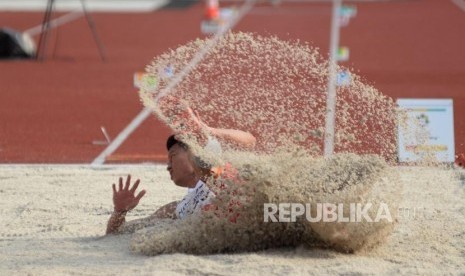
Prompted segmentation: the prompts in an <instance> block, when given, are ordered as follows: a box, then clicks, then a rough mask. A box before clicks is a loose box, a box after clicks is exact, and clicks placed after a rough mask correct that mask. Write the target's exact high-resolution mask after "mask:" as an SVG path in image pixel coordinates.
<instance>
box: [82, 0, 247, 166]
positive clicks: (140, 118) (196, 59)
mask: <svg viewBox="0 0 465 276" xmlns="http://www.w3.org/2000/svg"><path fill="white" fill-rule="evenodd" d="M254 4H255V0H248V1H246V2H245V3H244V4H243V5H242V7H241V8H240V9H239V12H238V14H237V16H236V17H235V18H234V20H231V22H229V24H227V25H226V26H225V27H224V28H223V29H222V30H221V31H219V32H218V33H216V34H215V36H214V37H213V38H212V39H210V40H209V41H208V42H207V45H206V46H205V47H204V48H203V49H201V50H200V51H199V52H198V53H197V54H196V55H195V56H194V57H193V58H192V60H191V61H190V62H189V63H188V64H187V66H186V67H184V68H183V70H182V71H181V72H179V73H178V74H176V75H175V77H174V78H173V80H172V81H171V82H170V83H169V84H168V85H167V86H166V87H165V88H164V89H163V90H162V91H160V94H158V95H157V97H156V98H155V100H158V99H159V98H160V97H163V96H165V95H166V94H168V93H169V92H170V91H171V89H173V88H174V87H175V86H176V85H177V84H178V83H179V82H181V81H182V80H183V79H184V77H185V76H187V74H189V73H190V72H191V71H192V69H194V68H195V66H197V64H198V63H199V62H200V61H202V59H203V58H204V56H205V55H206V54H207V53H208V52H209V51H210V50H211V48H213V47H214V46H215V45H216V44H217V43H218V41H219V39H220V38H221V37H223V36H224V35H225V34H226V32H227V31H229V30H230V29H232V28H233V27H234V26H235V25H236V24H237V23H238V22H239V21H240V20H241V19H242V17H243V16H244V15H245V14H247V13H248V12H249V11H250V10H251V9H252V7H253V6H254ZM150 114H151V110H150V109H149V108H147V107H146V108H144V109H143V110H142V111H141V112H140V113H139V114H138V115H137V116H136V118H134V119H133V120H132V122H131V123H130V124H129V125H128V126H127V127H126V128H125V129H123V131H122V132H121V133H120V134H118V136H117V137H116V139H115V140H113V142H112V143H111V144H110V145H109V146H108V147H107V148H106V149H105V150H103V152H102V153H100V155H99V156H97V158H95V159H94V161H93V162H92V163H91V165H92V166H99V165H102V164H103V163H105V159H106V158H107V157H108V156H109V155H110V154H112V153H113V152H114V151H115V150H117V149H118V148H119V146H121V144H122V143H123V142H124V141H125V140H126V139H127V138H128V137H129V135H131V133H132V132H133V131H134V130H136V129H137V128H138V127H139V125H140V124H141V123H142V122H143V121H144V120H145V119H147V117H148V116H149V115H150Z"/></svg>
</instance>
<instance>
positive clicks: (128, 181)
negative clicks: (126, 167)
mask: <svg viewBox="0 0 465 276" xmlns="http://www.w3.org/2000/svg"><path fill="white" fill-rule="evenodd" d="M130 184H131V175H130V174H128V178H127V179H126V185H124V190H125V191H127V190H128V189H129V185H130Z"/></svg>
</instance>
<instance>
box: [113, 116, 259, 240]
mask: <svg viewBox="0 0 465 276" xmlns="http://www.w3.org/2000/svg"><path fill="white" fill-rule="evenodd" d="M195 118H196V117H195ZM196 122H197V123H199V122H200V123H199V125H200V126H202V127H207V126H206V125H205V124H203V123H202V122H201V121H200V120H198V118H197V119H196ZM208 131H209V133H211V134H212V135H214V136H215V137H218V138H220V139H225V140H229V141H232V142H234V143H235V144H238V145H242V146H243V147H245V148H250V147H253V145H254V144H255V137H254V136H253V135H251V134H250V133H247V132H243V131H239V130H232V129H215V128H210V127H208ZM210 140H211V139H210ZM207 146H208V145H207ZM166 147H167V150H168V167H167V170H168V171H169V173H170V175H171V180H172V181H173V182H174V183H175V184H176V185H177V186H180V187H186V188H189V191H188V193H187V195H186V196H185V197H184V198H183V199H182V200H181V201H174V202H171V203H169V204H166V205H164V206H162V207H161V208H159V209H158V210H156V211H155V212H154V213H153V214H152V215H151V216H149V217H147V218H142V219H137V220H133V221H130V222H126V220H125V217H126V214H127V212H129V211H131V210H132V209H134V208H135V207H136V206H137V205H138V204H139V200H140V199H141V198H142V197H143V196H144V195H145V192H146V191H145V190H142V191H140V192H139V193H137V195H136V190H137V187H138V186H139V183H140V180H139V179H137V180H136V181H135V182H134V184H133V186H132V187H131V176H130V175H129V176H128V177H127V179H126V182H125V184H124V185H123V178H122V177H120V178H119V186H118V189H116V185H115V184H113V204H114V211H113V214H112V215H111V217H110V219H109V221H108V225H107V230H106V234H113V233H125V232H133V231H135V230H136V229H140V228H143V227H145V226H149V225H150V224H151V223H153V222H154V221H156V220H157V219H166V218H171V219H183V218H185V217H186V216H188V215H190V214H192V213H194V212H197V211H199V210H200V209H201V208H202V207H203V206H205V205H206V204H208V203H209V201H210V199H211V198H212V197H214V194H213V193H212V192H211V191H210V190H209V189H208V187H207V185H206V184H205V181H206V178H208V177H210V176H211V175H213V174H215V173H216V172H215V171H214V168H212V167H211V166H210V165H209V164H206V163H205V162H203V161H202V160H201V159H200V158H198V157H196V156H193V154H192V152H191V150H190V149H189V146H188V145H187V144H185V143H183V142H182V141H180V140H179V139H177V137H176V136H175V135H171V136H170V137H169V138H168V140H167V142H166Z"/></svg>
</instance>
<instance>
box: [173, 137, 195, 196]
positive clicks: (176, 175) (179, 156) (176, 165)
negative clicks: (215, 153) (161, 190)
mask: <svg viewBox="0 0 465 276" xmlns="http://www.w3.org/2000/svg"><path fill="white" fill-rule="evenodd" d="M167 169H168V171H169V173H170V176H171V180H172V181H173V182H174V184H176V185H178V186H181V187H188V188H193V187H195V184H196V177H195V170H194V166H193V164H192V161H191V154H190V152H189V151H188V150H186V149H184V148H183V147H181V146H180V145H179V144H175V145H173V146H172V147H171V148H170V150H169V151H168V167H167Z"/></svg>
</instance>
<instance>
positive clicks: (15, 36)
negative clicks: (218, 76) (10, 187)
mask: <svg viewBox="0 0 465 276" xmlns="http://www.w3.org/2000/svg"><path fill="white" fill-rule="evenodd" d="M49 2H50V1H46V0H41V1H39V0H15V1H7V0H0V28H2V32H1V39H0V41H1V42H0V49H2V50H1V51H0V53H1V55H2V59H1V60H0V163H91V162H92V161H93V160H94V159H95V158H96V157H97V156H98V155H99V154H100V153H101V152H102V151H103V150H104V149H105V147H106V146H107V142H108V141H111V140H113V139H114V138H115V137H116V135H117V134H118V133H120V132H121V131H122V130H123V129H124V128H125V127H126V126H127V125H128V124H129V123H130V122H131V121H132V120H133V118H134V117H136V116H137V115H138V114H139V112H140V111H141V110H142V109H143V106H142V104H141V103H140V100H139V95H138V93H137V88H136V87H135V81H134V78H135V74H136V78H137V73H138V72H143V71H144V68H145V66H146V65H147V64H149V63H150V61H151V60H152V59H153V57H155V56H157V55H160V54H162V53H164V52H166V51H168V50H169V49H172V48H176V47H177V46H179V45H182V44H185V43H187V42H188V41H191V40H194V39H196V38H205V37H207V36H208V35H209V34H205V33H204V32H202V29H201V25H202V22H203V23H205V21H206V20H207V21H208V20H211V19H212V18H211V17H212V14H211V10H210V11H209V7H210V8H211V7H212V1H210V2H205V1H200V0H199V1H195V0H192V1H190V0H171V1H170V0H155V1H149V0H87V1H85V6H84V9H83V6H82V1H80V0H55V1H52V2H54V8H53V9H52V10H49V11H51V12H50V13H49V15H50V17H49V18H48V20H47V21H48V22H50V23H51V25H50V29H49V30H48V36H47V37H48V38H47V39H46V42H47V44H46V47H42V48H41V49H42V52H41V55H40V57H41V59H40V60H37V59H36V58H35V56H34V55H32V57H31V58H27V53H25V54H23V58H19V57H18V56H14V54H13V53H11V51H10V52H8V50H11V49H7V48H11V47H13V46H12V44H11V43H16V44H15V45H14V47H19V48H21V47H23V48H21V49H22V50H24V51H25V52H27V47H28V46H27V45H30V42H29V43H28V37H29V38H30V39H31V41H32V43H33V44H34V45H35V46H36V47H38V46H39V45H40V39H41V34H43V30H44V28H43V23H44V19H45V15H46V13H47V4H50V3H49ZM218 4H219V9H223V8H229V9H233V11H234V9H235V8H239V7H240V6H241V5H243V4H244V2H243V1H233V0H228V1H226V0H225V1H221V0H220V1H219V3H218ZM214 5H215V3H214V2H213V6H214ZM343 5H344V7H345V8H346V10H345V12H347V9H348V10H349V11H351V12H352V16H351V17H350V20H348V21H347V22H345V23H341V24H340V37H339V46H340V48H339V52H340V54H341V57H340V61H339V63H340V64H341V65H344V66H346V67H349V68H353V69H354V70H355V72H356V73H357V74H358V75H360V76H362V77H363V78H364V79H365V82H366V83H369V84H371V85H373V86H374V87H375V88H377V89H378V90H379V91H380V92H382V93H384V94H385V95H387V96H390V97H392V98H394V99H398V98H421V99H452V101H453V112H454V113H453V121H452V122H444V123H451V124H452V125H453V131H454V133H453V137H454V141H453V146H455V153H456V154H460V153H464V152H465V141H464V140H465V139H464V137H465V66H464V65H465V51H464V50H463V49H465V1H463V0H392V1H388V0H385V1H381V0H380V1H377V0H371V1H370V0H366V1H362V0H360V1H343ZM332 6H333V2H332V1H323V0H321V1H317V0H315V1H313V0H289V1H286V0H282V1H278V0H275V1H260V2H256V3H255V4H254V6H253V8H252V9H251V10H250V11H248V12H247V13H246V14H244V16H243V17H242V18H241V20H240V21H239V22H238V23H237V25H235V26H234V28H233V31H243V32H253V33H256V34H260V35H265V36H268V35H275V36H277V37H279V38H280V39H282V40H300V41H303V42H308V43H309V44H310V45H312V46H314V47H318V48H319V49H320V52H321V53H322V54H323V55H324V56H325V57H327V58H329V47H330V33H331V32H330V31H331V19H332ZM83 11H87V16H86V13H83ZM213 16H215V15H213ZM89 23H90V24H89ZM204 31H205V30H204ZM43 39H44V36H42V40H43ZM42 43H43V42H42ZM24 56H25V57H26V58H24ZM169 134H170V130H169V129H168V128H167V127H166V126H164V125H163V124H162V123H161V122H159V121H158V120H157V119H156V118H155V117H154V116H150V117H149V118H148V119H147V120H145V121H143V122H142V123H141V125H140V126H138V127H137V129H136V130H135V131H134V133H132V134H131V135H130V136H129V137H128V138H127V139H126V140H125V141H124V143H123V144H122V145H121V147H119V148H118V149H117V150H116V151H115V152H113V153H112V154H111V155H109V156H108V158H107V160H106V162H108V163H112V162H124V163H127V162H147V161H149V162H165V160H166V157H165V156H166V151H165V140H166V137H167V136H168V135H169Z"/></svg>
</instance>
